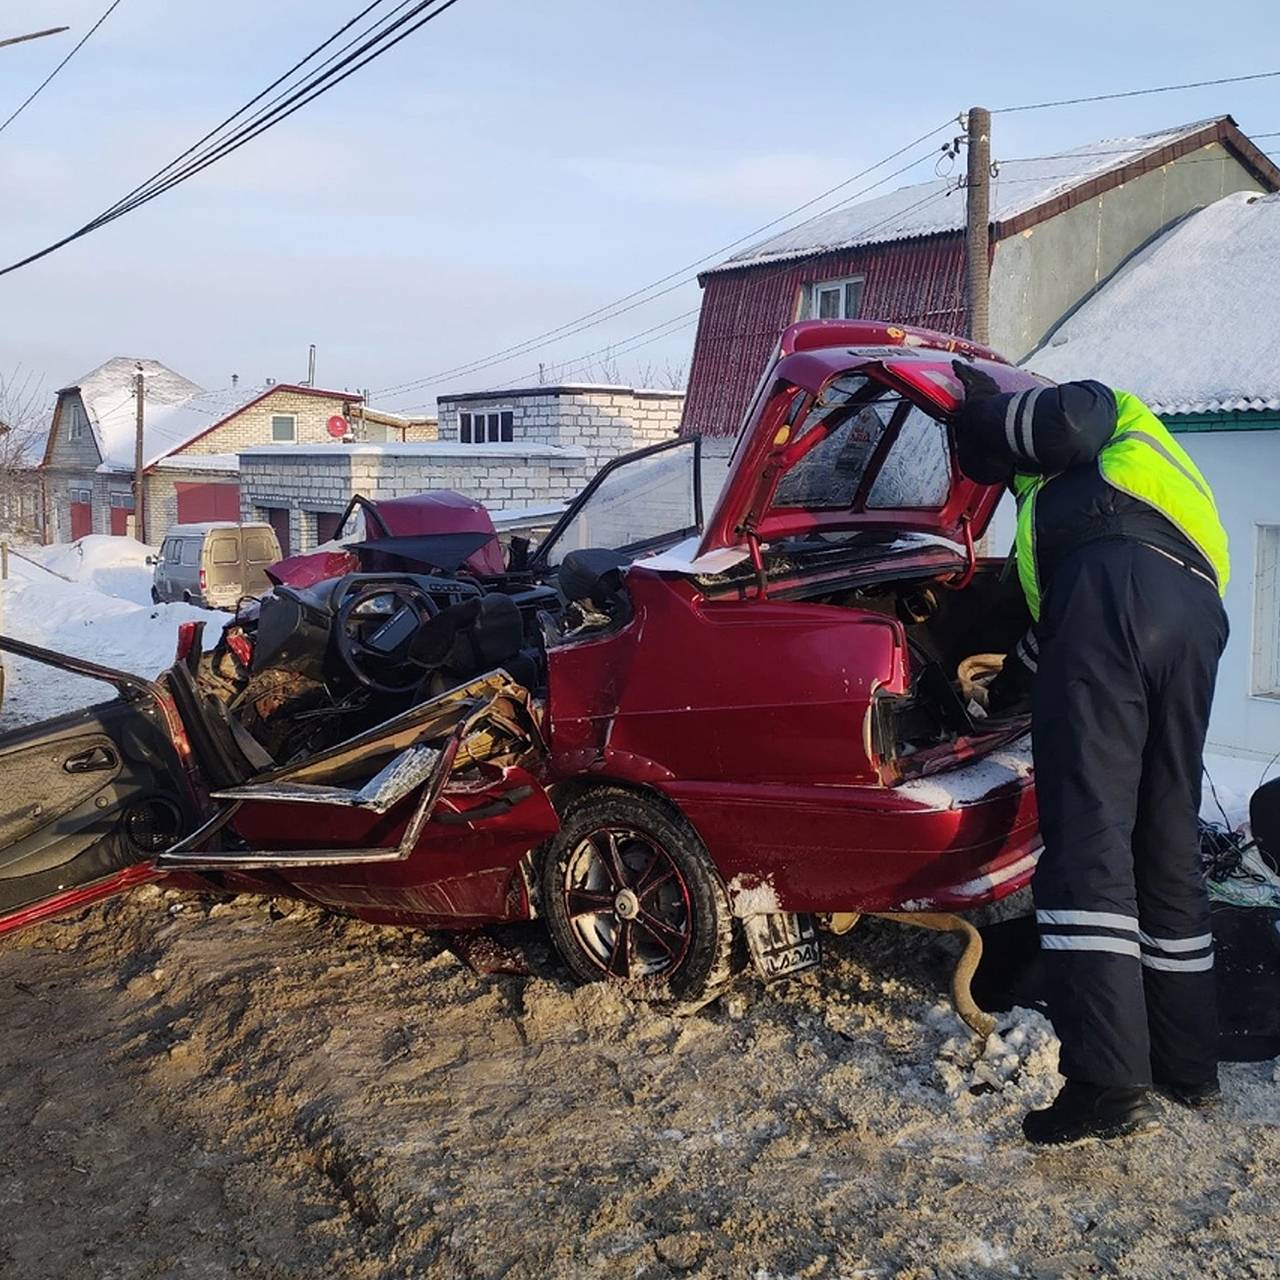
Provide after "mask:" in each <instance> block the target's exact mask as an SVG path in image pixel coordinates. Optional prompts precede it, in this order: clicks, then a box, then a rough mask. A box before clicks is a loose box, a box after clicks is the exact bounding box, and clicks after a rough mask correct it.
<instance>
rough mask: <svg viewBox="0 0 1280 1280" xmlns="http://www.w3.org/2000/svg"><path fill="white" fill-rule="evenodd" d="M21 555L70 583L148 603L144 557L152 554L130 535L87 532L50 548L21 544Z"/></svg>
mask: <svg viewBox="0 0 1280 1280" xmlns="http://www.w3.org/2000/svg"><path fill="white" fill-rule="evenodd" d="M21 551H22V553H23V555H26V556H30V557H31V559H33V560H38V561H39V562H40V563H41V564H42V565H44V566H45V568H47V569H51V570H52V571H53V572H54V573H56V574H58V575H59V576H60V577H63V578H69V579H70V580H71V581H72V582H76V583H82V584H84V585H85V586H89V587H92V588H93V589H94V590H95V591H100V592H102V593H103V594H104V595H108V596H118V597H119V598H120V599H122V600H130V601H132V602H133V603H134V604H150V603H151V582H152V575H153V569H152V567H151V566H150V565H148V564H147V557H148V556H153V555H155V553H156V549H155V548H154V547H148V546H146V545H145V544H143V543H141V542H138V541H137V540H136V539H134V538H117V537H109V536H108V535H106V534H103V533H91V534H89V535H88V537H84V538H81V539H79V541H77V542H60V543H56V544H55V545H53V546H51V547H22V548H21Z"/></svg>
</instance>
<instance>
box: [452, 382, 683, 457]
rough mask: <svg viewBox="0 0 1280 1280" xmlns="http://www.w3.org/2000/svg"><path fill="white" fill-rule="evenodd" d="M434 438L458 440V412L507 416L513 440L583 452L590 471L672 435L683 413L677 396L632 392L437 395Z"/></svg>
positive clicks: (568, 389) (583, 389) (573, 389)
mask: <svg viewBox="0 0 1280 1280" xmlns="http://www.w3.org/2000/svg"><path fill="white" fill-rule="evenodd" d="M437 407H438V411H439V415H440V439H441V440H459V439H460V430H459V426H460V423H459V419H460V415H461V414H464V413H469V414H472V415H474V414H477V413H484V414H488V413H501V412H502V411H504V410H509V411H510V412H511V414H512V419H513V423H512V427H513V438H514V440H515V442H516V443H520V442H522V441H530V442H537V443H540V444H554V445H577V446H579V447H580V448H583V449H586V451H587V455H588V459H589V461H590V463H591V469H592V471H596V470H599V468H600V467H602V466H603V465H604V464H605V463H606V462H608V461H609V460H610V459H612V458H616V457H618V456H619V455H620V454H623V453H630V452H631V451H632V450H633V449H641V448H643V447H644V446H645V445H649V444H658V443H660V442H661V441H664V440H670V439H671V438H672V437H673V436H675V434H676V432H677V431H678V429H679V426H680V415H681V413H682V412H683V410H684V393H683V392H680V391H645V390H636V389H635V388H632V387H588V386H564V387H533V388H527V389H524V390H518V391H507V392H502V391H495V392H492V393H486V394H484V395H482V396H475V395H468V396H442V397H440V399H439V401H438V402H437Z"/></svg>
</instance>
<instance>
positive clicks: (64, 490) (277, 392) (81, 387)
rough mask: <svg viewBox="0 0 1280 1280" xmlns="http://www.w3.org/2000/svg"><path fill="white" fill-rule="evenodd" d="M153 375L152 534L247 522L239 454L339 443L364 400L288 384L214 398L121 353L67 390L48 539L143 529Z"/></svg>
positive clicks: (49, 488)
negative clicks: (339, 430) (138, 522)
mask: <svg viewBox="0 0 1280 1280" xmlns="http://www.w3.org/2000/svg"><path fill="white" fill-rule="evenodd" d="M139 368H141V371H142V375H143V461H144V465H145V477H146V480H145V483H146V491H145V493H144V495H143V498H144V510H143V522H144V524H145V534H146V535H147V537H148V538H149V539H150V540H151V541H153V542H154V541H158V540H159V538H160V537H161V536H163V533H164V531H165V530H166V529H167V528H168V527H169V526H170V525H171V524H175V523H179V522H187V521H200V520H225V519H233V520H234V519H238V518H239V511H240V473H239V459H238V456H237V455H238V453H239V451H240V450H241V449H244V448H248V447H250V446H252V445H255V444H269V443H279V444H284V443H289V444H302V445H305V444H314V443H318V442H320V441H327V442H328V443H329V445H330V446H331V447H333V446H334V445H335V440H334V437H333V436H332V435H331V434H330V432H329V429H328V423H329V420H330V419H331V418H333V417H343V418H346V419H348V420H349V419H350V416H351V412H352V409H353V407H354V406H356V405H358V404H359V402H360V399H361V398H360V396H358V395H355V394H353V393H351V392H346V391H326V390H323V389H321V388H318V387H304V386H297V385H293V384H290V383H270V384H267V385H264V386H257V387H252V386H239V385H235V384H234V380H233V385H232V386H230V387H227V388H224V389H222V390H220V391H204V390H202V389H201V388H200V387H198V386H197V385H196V384H195V383H193V382H191V381H190V380H189V379H187V378H184V377H182V375H181V374H178V373H175V372H174V371H173V370H172V369H169V368H167V367H166V366H165V365H163V364H161V363H160V362H159V361H156V360H136V359H132V358H129V357H124V356H117V357H116V358H114V359H112V360H108V361H107V362H106V363H105V364H103V365H100V366H99V367H98V368H96V369H94V370H93V371H92V372H91V373H88V374H86V375H85V376H84V377H83V378H81V379H79V381H78V382H76V383H74V384H72V385H71V386H68V387H64V388H63V389H62V390H61V391H59V392H58V398H57V403H56V404H55V406H54V411H53V421H52V425H51V427H50V430H49V438H48V442H47V444H46V446H45V453H44V460H43V462H42V463H41V472H42V474H43V477H44V482H45V502H46V509H47V522H46V524H47V534H46V536H47V537H48V538H49V540H51V541H55V542H56V541H69V540H72V539H75V538H79V537H83V536H84V535H85V534H88V533H110V534H117V535H119V534H125V533H129V532H133V528H134V521H133V515H134V495H133V485H134V442H135V435H136V397H135V394H134V385H135V384H134V378H135V375H136V373H137V371H138V369H139Z"/></svg>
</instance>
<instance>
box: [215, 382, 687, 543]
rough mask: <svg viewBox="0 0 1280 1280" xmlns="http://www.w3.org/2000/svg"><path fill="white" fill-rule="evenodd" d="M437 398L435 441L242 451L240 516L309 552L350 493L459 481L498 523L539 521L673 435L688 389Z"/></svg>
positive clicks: (572, 388) (403, 490)
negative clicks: (612, 466)
mask: <svg viewBox="0 0 1280 1280" xmlns="http://www.w3.org/2000/svg"><path fill="white" fill-rule="evenodd" d="M437 404H438V412H439V427H438V430H439V436H438V439H435V440H426V441H417V442H415V441H413V440H412V438H411V439H410V440H409V442H407V443H406V442H397V441H393V440H388V441H387V442H385V443H383V442H378V441H375V440H374V439H372V438H371V436H370V435H369V434H368V433H366V439H364V440H358V439H357V440H353V441H352V442H351V443H350V444H348V445H347V446H345V447H344V448H342V449H332V448H326V447H324V446H319V445H317V446H314V447H303V448H299V447H294V448H285V447H283V446H272V445H263V446H259V447H256V448H252V449H248V450H242V451H241V454H240V460H239V461H240V477H241V496H240V504H241V514H242V518H243V519H245V520H264V519H265V520H270V521H271V522H272V524H273V525H275V526H276V532H277V535H278V536H279V537H280V542H281V545H282V546H288V547H289V548H290V549H292V550H293V551H307V550H310V549H311V548H312V547H313V546H315V545H316V544H317V543H320V542H325V541H327V540H328V539H329V538H331V537H332V536H333V534H334V532H335V531H336V529H337V523H338V517H339V516H340V514H341V512H342V510H343V508H344V507H345V506H346V504H347V502H348V501H349V500H350V498H351V496H352V494H355V493H360V494H363V495H364V496H365V497H369V498H396V497H401V496H403V495H404V494H409V493H421V492H424V491H426V490H429V489H452V490H454V491H455V492H458V493H462V494H465V495H466V496H467V497H469V498H475V499H476V500H477V501H479V502H483V503H484V504H485V506H486V507H488V508H489V512H490V514H491V515H492V516H493V517H494V523H495V524H496V525H497V527H498V529H499V530H500V531H502V530H503V529H514V528H522V529H526V530H533V529H537V528H540V527H543V526H545V524H547V523H548V522H549V521H550V519H551V518H553V517H554V515H555V514H556V513H557V512H558V511H559V510H561V509H562V508H563V506H564V504H565V503H566V502H568V501H569V500H570V499H571V498H573V497H575V496H576V495H577V494H578V493H579V491H580V490H581V489H582V488H583V486H584V485H585V484H586V483H587V481H588V480H590V479H591V477H592V476H593V475H594V474H595V473H596V472H597V471H598V470H599V469H600V467H601V466H603V465H604V464H605V463H606V462H608V461H610V460H611V459H613V458H616V457H618V456H619V455H621V454H624V453H630V452H631V451H632V450H634V449H639V448H642V447H644V446H645V445H649V444H657V443H659V442H661V441H665V440H671V439H673V438H674V436H675V434H676V430H677V428H678V426H679V424H680V416H681V412H682V408H683V404H684V396H683V394H682V393H681V392H678V391H656V390H646V389H643V388H640V389H637V388H634V387H622V386H597V385H594V384H586V383H574V384H571V385H564V386H537V387H525V388H519V389H515V390H507V391H473V392H466V393H462V394H457V395H448V396H441V397H440V398H439V400H438V402H437ZM357 414H358V411H357ZM376 416H381V417H388V418H390V417H393V416H394V415H376ZM367 417H369V418H370V419H372V418H374V417H375V414H373V413H372V412H369V413H367ZM389 425H390V426H392V427H394V425H395V424H394V423H392V424H389ZM433 425H434V424H433ZM286 536H287V541H286Z"/></svg>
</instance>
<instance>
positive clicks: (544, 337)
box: [373, 120, 951, 396]
mask: <svg viewBox="0 0 1280 1280" xmlns="http://www.w3.org/2000/svg"><path fill="white" fill-rule="evenodd" d="M950 123H951V121H949V120H948V121H946V122H944V123H943V124H941V125H939V126H938V127H937V128H936V129H933V130H931V131H930V132H929V133H927V134H923V135H921V137H919V138H917V139H915V140H914V141H913V142H910V143H907V144H906V146H904V147H901V148H899V149H898V150H897V151H895V152H893V153H892V154H891V155H889V156H886V157H885V158H884V159H883V160H880V161H879V162H877V163H876V164H874V165H871V166H869V167H868V168H866V169H863V170H862V171H861V172H860V173H857V174H854V175H853V177H851V178H846V179H845V180H844V181H843V182H840V183H837V184H836V185H835V186H834V187H831V188H828V190H827V191H824V192H822V193H821V194H819V195H816V196H814V197H813V198H812V199H810V200H806V201H805V202H804V204H801V205H797V206H796V208H795V209H792V210H790V211H789V212H787V213H784V214H779V216H778V217H776V218H774V219H772V220H771V221H769V222H767V223H765V224H764V226H763V227H758V228H756V229H755V230H754V231H749V232H747V233H746V234H745V235H743V236H739V237H738V239H736V240H734V241H732V242H731V243H730V244H728V245H724V246H721V247H720V248H719V249H714V250H712V251H711V252H710V253H708V254H705V255H703V257H701V258H698V259H697V260H696V261H694V262H692V263H689V264H688V265H687V266H685V267H681V268H680V269H679V270H678V271H673V272H670V273H669V274H668V275H665V276H662V277H660V278H659V279H657V280H654V281H653V282H652V283H650V284H648V285H646V286H645V287H644V288H642V289H636V290H633V291H632V292H631V293H628V294H624V295H623V296H622V297H621V298H617V299H615V300H614V301H613V302H611V303H607V304H605V305H604V306H601V307H597V308H596V309H595V310H594V311H589V312H587V313H586V314H585V315H582V316H579V317H578V319H577V320H569V321H566V322H565V323H564V324H562V325H558V326H556V327H555V328H554V329H548V330H545V331H544V332H543V333H540V334H536V335H535V336H534V337H532V338H527V339H525V340H524V341H523V342H518V343H515V344H514V345H513V346H510V347H506V348H504V349H503V350H501V351H498V352H494V353H493V354H492V355H490V356H482V357H479V358H478V359H476V360H472V361H469V362H467V363H465V364H460V365H455V366H454V367H452V368H450V369H442V370H440V371H439V372H438V373H433V374H428V375H426V376H425V377H422V378H414V379H411V380H410V381H408V382H400V383H396V384H394V385H393V386H389V387H380V388H378V389H377V390H376V391H375V392H373V394H375V395H384V396H385V395H390V396H399V395H402V394H405V393H407V392H409V391H416V390H418V389H420V388H422V387H428V386H432V385H434V384H436V383H439V382H442V381H443V380H444V379H445V378H453V377H460V376H463V375H465V374H471V373H479V372H481V371H482V370H484V369H488V368H491V367H492V366H493V365H496V364H505V363H506V362H507V361H508V360H511V359H514V358H515V357H517V356H522V355H528V354H529V353H530V352H533V351H537V350H539V349H540V348H542V347H546V346H550V345H552V344H553V343H555V342H559V341H561V340H563V339H564V338H571V337H573V336H574V335H575V334H578V333H581V332H583V331H584V330H586V329H592V328H595V327H596V326H597V325H600V324H603V323H605V322H606V321H609V320H613V319H616V318H617V317H618V316H621V315H625V314H626V313H627V312H629V311H634V310H635V309H636V308H637V307H642V306H646V305H647V304H648V303H650V302H653V301H655V300H656V299H658V298H662V297H665V296H666V295H667V294H669V293H672V292H674V291H675V290H676V289H680V288H683V287H684V286H685V285H687V284H691V283H692V282H693V280H694V279H695V278H696V271H695V268H697V267H698V266H700V265H701V264H703V263H705V262H707V261H709V260H711V259H713V258H718V257H720V256H721V255H723V254H724V253H725V252H727V251H728V250H729V249H732V248H735V247H736V246H737V245H740V244H742V243H743V242H744V241H746V240H752V239H755V237H757V236H758V235H759V234H760V232H761V231H762V230H767V229H768V228H770V227H774V226H776V225H777V224H778V223H779V222H782V221H784V220H786V219H787V218H789V217H791V216H793V215H794V214H795V213H798V212H800V211H802V210H804V209H808V208H810V207H812V206H813V205H814V204H816V203H817V202H818V201H820V200H822V199H824V198H826V197H827V196H828V195H830V194H831V193H832V192H835V191H839V190H842V189H843V188H845V187H847V186H848V185H849V184H850V183H851V182H855V181H857V179H858V178H860V177H864V176H865V175H866V174H868V173H871V172H872V171H874V170H875V169H878V168H880V167H881V166H882V165H884V164H887V163H888V162H889V161H890V160H893V159H896V158H897V157H898V156H900V155H902V154H903V153H904V152H905V151H908V150H910V149H911V148H912V147H914V146H918V145H919V144H920V143H921V142H923V141H926V140H927V139H928V138H930V137H932V136H933V134H936V133H939V132H941V130H942V129H945V128H946V127H947V125H949V124H950ZM932 158H933V153H932V152H930V153H927V154H926V155H923V156H918V157H917V158H916V159H914V160H911V161H909V162H908V163H907V164H905V165H902V166H901V167H900V168H898V169H895V170H893V172H892V173H888V174H886V175H885V176H884V177H883V178H880V179H878V180H877V181H875V182H873V183H870V184H869V185H867V186H865V187H862V188H860V189H859V190H857V191H855V192H854V193H853V194H852V195H851V196H847V197H846V198H845V199H843V200H841V201H838V202H837V203H836V204H834V205H831V206H829V207H828V208H825V209H822V210H820V211H819V212H818V213H816V214H813V215H812V216H811V217H808V218H805V219H803V220H802V221H801V222H797V223H795V224H794V225H792V226H790V227H787V228H786V229H785V232H780V233H779V234H789V233H790V232H793V231H798V230H799V229H800V228H801V227H804V226H808V225H809V223H811V222H816V221H818V219H820V218H825V217H826V216H827V215H828V214H829V213H834V212H835V211H836V210H837V209H841V208H844V207H845V206H846V205H848V204H851V203H852V202H853V201H855V200H857V199H858V198H859V197H861V196H864V195H866V194H867V193H868V192H870V191H874V190H875V189H876V188H877V187H881V186H883V185H884V184H885V183H886V182H891V181H892V180H893V179H894V178H897V177H900V176H901V175H902V174H904V173H906V172H907V170H909V169H914V168H915V167H916V166H917V165H920V164H923V163H924V161H926V160H929V159H932ZM894 216H897V215H894ZM690 272H693V273H694V274H689V273H690ZM676 277H680V278H678V279H677V278H676ZM670 280H674V281H675V282H674V283H673V284H669V285H667V287H666V288H663V289H659V290H658V291H657V292H652V290H654V289H655V288H656V287H657V286H658V285H660V284H665V283H666V282H667V281H670ZM644 294H648V296H647V297H642V296H641V295H644ZM632 299H638V301H631V300H632ZM622 303H629V305H626V306H622V305H620V304H622Z"/></svg>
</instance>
